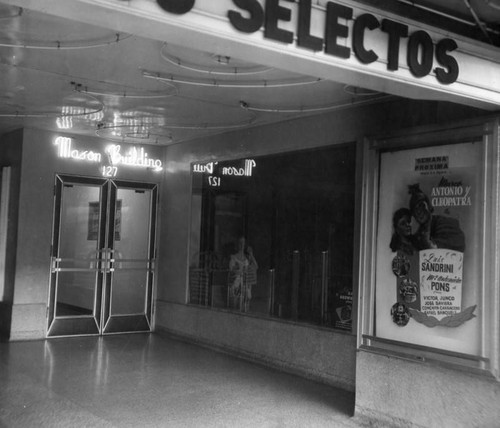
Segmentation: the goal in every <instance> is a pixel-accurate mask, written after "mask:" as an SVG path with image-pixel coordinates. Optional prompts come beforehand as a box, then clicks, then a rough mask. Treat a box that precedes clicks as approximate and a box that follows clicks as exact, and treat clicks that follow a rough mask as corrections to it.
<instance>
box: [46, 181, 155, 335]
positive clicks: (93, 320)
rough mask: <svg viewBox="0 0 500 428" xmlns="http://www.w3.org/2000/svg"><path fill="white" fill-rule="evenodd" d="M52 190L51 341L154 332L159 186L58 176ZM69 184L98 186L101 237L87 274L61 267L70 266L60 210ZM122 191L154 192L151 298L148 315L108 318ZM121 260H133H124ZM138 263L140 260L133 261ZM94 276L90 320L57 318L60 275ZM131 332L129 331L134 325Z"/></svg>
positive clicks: (149, 268)
mask: <svg viewBox="0 0 500 428" xmlns="http://www.w3.org/2000/svg"><path fill="white" fill-rule="evenodd" d="M55 180H56V182H55V186H54V218H53V230H52V245H51V266H50V286H49V296H48V305H47V336H48V337H61V336H78V335H105V334H116V333H128V332H138V331H144V332H148V331H151V330H152V322H153V319H152V316H153V291H154V286H155V284H154V280H155V278H154V277H155V257H156V223H157V208H158V185H157V184H151V183H140V182H132V181H125V180H111V179H104V178H95V177H83V176H72V175H65V174H57V175H56V178H55ZM65 185H66V186H71V185H89V186H91V185H94V186H99V187H100V194H99V232H98V237H97V244H96V246H97V254H96V259H95V263H94V266H93V267H89V268H88V269H87V268H85V269H80V268H64V267H61V262H64V261H71V260H69V259H62V258H60V257H59V250H60V248H59V245H60V234H61V208H62V203H63V188H64V186H65ZM118 188H126V189H137V190H138V191H151V205H150V210H149V211H150V218H149V233H148V235H149V236H148V259H147V260H141V261H145V262H146V263H147V283H146V287H147V295H146V301H145V310H144V314H131V315H120V316H113V315H111V314H110V309H111V306H110V305H111V293H112V285H113V273H114V271H115V266H116V265H115V263H116V259H115V258H114V257H113V251H114V248H113V247H114V225H115V204H116V195H117V190H118ZM121 261H134V260H126V259H123V260H121ZM135 261H139V260H135ZM65 271H66V272H68V271H75V272H77V271H89V272H95V281H96V282H95V294H94V307H93V312H92V314H91V315H88V316H86V315H79V316H73V317H72V316H57V315H56V303H57V289H58V279H59V275H58V273H59V272H65ZM131 325H132V326H133V328H130V326H131Z"/></svg>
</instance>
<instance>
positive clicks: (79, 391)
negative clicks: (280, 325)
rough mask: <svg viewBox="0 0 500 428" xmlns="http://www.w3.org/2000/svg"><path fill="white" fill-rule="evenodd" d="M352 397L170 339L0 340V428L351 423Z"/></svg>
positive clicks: (138, 337) (288, 425)
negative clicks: (6, 341) (5, 341)
mask: <svg viewBox="0 0 500 428" xmlns="http://www.w3.org/2000/svg"><path fill="white" fill-rule="evenodd" d="M353 407H354V394H353V393H349V392H346V391H342V390H338V389H335V388H332V387H329V386H326V385H322V384H318V383H316V382H312V381H309V380H306V379H302V378H300V377H296V376H293V375H289V374H285V373H281V372H279V371H276V370H272V369H269V368H266V367H262V366H259V365H256V364H252V363H250V362H247V361H243V360H241V359H237V358H234V357H231V356H227V355H223V354H220V353H217V352H214V351H211V350H207V349H204V348H201V347H198V346H196V345H192V344H187V343H184V342H180V341H177V340H175V339H171V338H168V337H165V336H159V335H153V334H152V335H148V334H135V335H120V336H107V337H101V338H96V337H79V338H70V339H52V340H48V341H33V342H11V343H0V427H15V428H20V427H72V428H73V427H74V428H77V427H99V428H101V427H103V428H104V427H190V428H196V427H301V428H303V427H333V428H335V427H346V426H353V422H352V420H351V418H350V416H351V415H352V413H353Z"/></svg>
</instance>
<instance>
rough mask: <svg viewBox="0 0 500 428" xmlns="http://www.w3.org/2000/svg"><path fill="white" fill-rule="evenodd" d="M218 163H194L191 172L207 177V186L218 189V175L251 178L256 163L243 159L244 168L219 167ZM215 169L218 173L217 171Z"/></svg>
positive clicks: (219, 179)
mask: <svg viewBox="0 0 500 428" xmlns="http://www.w3.org/2000/svg"><path fill="white" fill-rule="evenodd" d="M218 164H219V162H209V163H206V164H199V163H196V164H194V165H193V172H195V173H198V174H207V175H208V184H209V186H212V187H219V186H220V185H221V178H220V177H219V176H220V175H225V176H234V177H251V176H252V174H253V169H254V168H255V167H256V166H257V163H256V162H255V160H253V159H245V163H244V166H242V167H241V166H231V165H229V166H220V167H218ZM217 169H218V170H219V171H217Z"/></svg>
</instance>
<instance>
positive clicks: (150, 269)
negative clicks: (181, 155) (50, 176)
mask: <svg viewBox="0 0 500 428" xmlns="http://www.w3.org/2000/svg"><path fill="white" fill-rule="evenodd" d="M156 205H157V186H156V185H155V184H145V183H132V182H127V181H119V180H106V179H100V178H86V177H73V176H66V175H58V176H57V177H56V184H55V208H54V229H53V230H54V231H53V238H52V246H51V253H52V254H51V284H50V296H49V307H48V336H68V335H92V334H94V335H99V334H108V333H125V332H137V331H150V330H151V326H152V291H153V280H154V257H155V228H156Z"/></svg>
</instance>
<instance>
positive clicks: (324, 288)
mask: <svg viewBox="0 0 500 428" xmlns="http://www.w3.org/2000/svg"><path fill="white" fill-rule="evenodd" d="M327 310H328V251H322V252H321V324H325V323H326V322H327V319H326V318H327Z"/></svg>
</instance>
